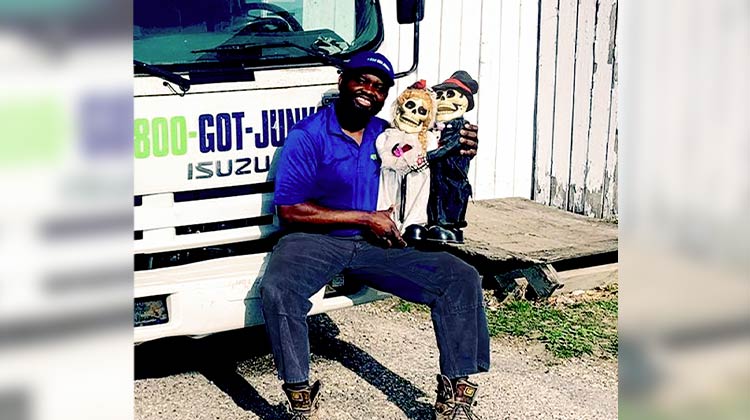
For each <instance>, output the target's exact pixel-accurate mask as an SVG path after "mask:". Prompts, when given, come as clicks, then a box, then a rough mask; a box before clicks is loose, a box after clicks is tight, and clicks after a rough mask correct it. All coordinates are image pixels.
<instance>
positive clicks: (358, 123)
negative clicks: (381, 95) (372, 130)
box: [336, 91, 384, 131]
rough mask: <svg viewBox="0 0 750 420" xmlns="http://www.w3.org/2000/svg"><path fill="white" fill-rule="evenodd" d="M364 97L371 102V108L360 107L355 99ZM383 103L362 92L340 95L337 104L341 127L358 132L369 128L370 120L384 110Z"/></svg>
mask: <svg viewBox="0 0 750 420" xmlns="http://www.w3.org/2000/svg"><path fill="white" fill-rule="evenodd" d="M358 95H361V96H364V97H365V98H367V100H369V102H370V104H371V105H370V106H369V107H364V106H362V105H360V104H359V103H358V102H357V101H356V100H355V98H356V97H357V96H358ZM383 105H384V103H383V102H378V101H377V100H376V99H375V98H374V97H372V96H371V95H367V94H362V93H361V92H357V93H354V92H347V91H342V92H340V94H339V101H338V103H337V104H336V114H337V115H338V117H339V124H341V127H342V128H344V129H346V130H350V131H357V130H361V129H362V128H364V127H366V126H367V123H368V122H370V119H372V117H374V116H375V115H377V114H378V112H380V110H381V109H383Z"/></svg>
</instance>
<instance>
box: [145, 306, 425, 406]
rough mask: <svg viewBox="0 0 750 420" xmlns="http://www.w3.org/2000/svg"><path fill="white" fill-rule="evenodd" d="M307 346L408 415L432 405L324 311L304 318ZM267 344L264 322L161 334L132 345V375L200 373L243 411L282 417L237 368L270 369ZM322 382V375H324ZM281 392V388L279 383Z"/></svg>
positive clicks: (254, 370)
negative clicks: (196, 333) (204, 333)
mask: <svg viewBox="0 0 750 420" xmlns="http://www.w3.org/2000/svg"><path fill="white" fill-rule="evenodd" d="M308 325H309V331H310V349H311V352H312V354H313V355H314V356H319V357H323V358H325V359H328V360H332V361H335V362H338V363H340V364H341V365H342V366H344V367H346V368H347V369H349V370H351V371H352V372H354V373H355V374H357V375H358V376H359V377H361V378H362V379H364V380H365V381H367V383H369V384H370V385H372V386H373V387H375V388H376V389H378V390H379V391H380V392H382V393H383V394H384V395H385V396H386V397H387V398H388V401H390V402H391V403H392V404H394V405H396V406H397V407H398V408H399V409H400V410H401V411H402V412H403V413H404V414H405V415H406V416H407V418H409V419H410V420H421V419H430V418H432V417H431V415H432V414H431V413H432V411H431V406H430V405H429V404H427V403H424V402H420V401H418V399H419V398H422V397H424V396H425V394H424V393H423V392H422V391H421V390H420V389H419V388H417V387H416V386H414V385H413V384H412V383H411V382H409V381H408V380H406V379H404V378H403V377H401V376H399V375H397V374H396V373H394V372H393V371H391V370H390V369H388V368H386V367H385V366H383V364H381V363H380V362H378V361H377V360H375V358H373V357H372V356H371V355H369V354H368V353H367V352H365V351H364V350H362V349H360V348H359V347H357V346H355V345H353V344H351V343H348V342H346V341H343V340H340V339H339V338H338V335H339V329H338V326H336V324H335V323H334V322H333V320H332V319H331V318H330V317H328V315H325V314H322V315H316V316H312V317H309V318H308ZM270 352H271V350H270V344H269V343H268V339H267V337H266V334H265V330H264V329H263V327H254V328H246V329H243V330H238V331H230V332H226V333H221V334H214V335H211V336H209V337H206V338H203V339H199V340H195V339H191V338H187V337H175V338H165V339H161V340H156V341H152V342H147V343H143V344H141V345H139V346H136V348H135V379H147V378H162V377H166V376H171V375H176V374H180V373H188V372H198V373H200V374H202V375H203V376H205V377H206V379H208V380H210V381H211V382H213V383H214V384H215V385H216V386H217V387H218V388H219V389H221V390H222V391H223V392H224V393H226V394H227V395H228V396H229V397H230V398H232V400H233V401H234V402H235V403H236V404H237V405H238V406H239V407H240V408H242V409H243V410H246V411H251V412H253V413H254V414H255V415H257V416H258V417H260V418H261V419H263V420H278V419H281V418H284V417H285V413H286V408H285V406H284V405H283V404H277V405H271V404H270V403H269V402H268V401H267V400H266V399H265V398H263V397H262V396H261V395H260V394H259V393H258V391H257V390H256V389H255V388H254V387H253V386H251V385H250V384H249V383H248V382H247V381H246V380H245V378H244V377H243V376H242V375H241V374H240V373H239V372H238V369H237V367H238V365H239V364H245V363H248V364H250V365H252V366H251V368H250V371H251V373H252V372H258V371H259V370H260V371H263V372H264V373H266V371H270V372H273V366H272V363H271V361H270V360H271V357H270ZM322 381H323V382H325V378H322ZM279 393H281V388H280V387H279Z"/></svg>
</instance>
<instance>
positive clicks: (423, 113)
mask: <svg viewBox="0 0 750 420" xmlns="http://www.w3.org/2000/svg"><path fill="white" fill-rule="evenodd" d="M426 105H427V104H426V103H425V101H423V100H422V99H420V98H409V99H407V100H406V102H404V103H403V104H402V105H400V106H399V107H398V108H397V109H396V118H394V120H393V123H394V125H395V126H396V128H398V129H399V130H401V131H403V132H406V133H412V134H413V133H419V132H420V131H421V130H422V127H424V126H425V125H426V124H428V121H427V120H428V118H429V115H428V114H429V111H428V110H427V106H426Z"/></svg>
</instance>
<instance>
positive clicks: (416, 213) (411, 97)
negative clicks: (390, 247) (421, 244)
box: [375, 80, 437, 244]
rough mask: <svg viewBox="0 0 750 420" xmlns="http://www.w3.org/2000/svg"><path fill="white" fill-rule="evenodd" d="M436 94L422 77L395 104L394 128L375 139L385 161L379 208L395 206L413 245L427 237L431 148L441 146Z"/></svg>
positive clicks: (399, 223) (395, 217)
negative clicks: (435, 129) (435, 130)
mask: <svg viewBox="0 0 750 420" xmlns="http://www.w3.org/2000/svg"><path fill="white" fill-rule="evenodd" d="M436 112H437V101H436V99H435V93H434V92H432V91H431V90H430V89H428V88H427V87H426V83H425V81H424V80H420V81H418V82H416V83H414V84H413V85H411V86H410V87H409V88H407V89H406V90H405V91H404V92H403V93H401V95H399V97H398V98H396V101H395V102H394V103H393V125H394V127H393V128H388V129H386V130H385V131H384V132H383V133H382V134H380V136H378V138H377V140H376V141H375V147H376V148H377V151H378V156H379V157H380V160H381V166H380V186H379V189H378V210H386V209H388V208H389V207H393V220H394V222H396V226H397V227H398V229H399V230H400V231H401V232H402V235H403V237H404V239H405V240H406V241H407V242H408V243H409V244H414V242H415V241H418V240H421V239H423V238H424V234H425V228H424V224H426V223H427V201H428V200H429V196H430V170H429V165H428V164H427V151H428V150H430V149H432V148H435V147H437V136H436V135H435V134H433V133H432V132H431V131H429V129H430V128H431V127H432V125H433V123H434V122H435V115H436Z"/></svg>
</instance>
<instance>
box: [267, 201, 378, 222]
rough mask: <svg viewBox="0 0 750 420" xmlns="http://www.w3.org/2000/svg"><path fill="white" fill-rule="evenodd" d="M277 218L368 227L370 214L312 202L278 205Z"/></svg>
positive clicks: (288, 220)
mask: <svg viewBox="0 0 750 420" xmlns="http://www.w3.org/2000/svg"><path fill="white" fill-rule="evenodd" d="M278 215H279V218H280V219H281V220H282V221H283V222H285V223H290V224H311V225H355V226H361V227H369V226H370V223H371V220H372V214H371V213H370V212H366V211H358V210H334V209H330V208H328V207H323V206H319V205H317V204H313V203H300V204H294V205H291V206H278Z"/></svg>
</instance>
